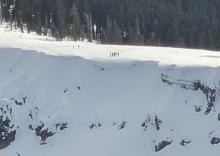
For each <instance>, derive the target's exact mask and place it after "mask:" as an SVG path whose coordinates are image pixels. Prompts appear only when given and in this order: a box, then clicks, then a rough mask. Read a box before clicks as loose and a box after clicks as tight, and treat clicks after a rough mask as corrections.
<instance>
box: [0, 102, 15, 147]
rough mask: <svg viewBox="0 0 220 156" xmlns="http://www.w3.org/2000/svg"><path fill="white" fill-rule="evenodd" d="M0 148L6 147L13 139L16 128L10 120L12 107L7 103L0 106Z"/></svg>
mask: <svg viewBox="0 0 220 156" xmlns="http://www.w3.org/2000/svg"><path fill="white" fill-rule="evenodd" d="M0 114H1V116H0V150H1V149H3V148H6V147H7V146H9V145H10V144H11V142H13V141H14V140H15V136H16V130H14V124H13V123H12V121H11V119H10V118H11V116H12V108H10V107H9V105H7V104H6V105H3V106H2V107H0Z"/></svg>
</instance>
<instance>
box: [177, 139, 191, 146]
mask: <svg viewBox="0 0 220 156" xmlns="http://www.w3.org/2000/svg"><path fill="white" fill-rule="evenodd" d="M191 142H192V140H184V139H183V140H181V142H180V145H182V146H186V145H187V144H190V143H191Z"/></svg>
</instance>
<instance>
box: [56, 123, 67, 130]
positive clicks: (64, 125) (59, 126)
mask: <svg viewBox="0 0 220 156" xmlns="http://www.w3.org/2000/svg"><path fill="white" fill-rule="evenodd" d="M67 125H68V123H67V122H60V123H56V124H55V127H56V130H61V131H62V130H64V129H66V128H67Z"/></svg>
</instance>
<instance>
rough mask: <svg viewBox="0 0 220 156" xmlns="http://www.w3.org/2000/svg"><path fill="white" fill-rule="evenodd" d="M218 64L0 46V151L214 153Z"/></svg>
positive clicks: (219, 127)
mask: <svg viewBox="0 0 220 156" xmlns="http://www.w3.org/2000/svg"><path fill="white" fill-rule="evenodd" d="M219 89H220V68H217V67H215V68H211V67H177V66H175V65H166V66H162V65H159V64H158V63H157V62H153V61H128V60H127V61H123V60H120V61H119V60H117V61H113V60H112V61H101V60H100V61H92V60H85V59H83V58H80V57H73V56H69V57H67V56H52V55H46V54H44V53H37V52H34V51H28V50H21V49H13V48H0V155H4V156H13V155H14V156H16V155H21V156H30V155H32V156H35V155H36V156H39V155H44V156H61V155H63V154H65V155H66V156H72V155H77V156H87V155H97V156H103V155H104V156H113V155H114V156H123V155H126V156H134V155H138V156H145V155H149V156H154V155H159V156H160V155H161V156H168V155H169V156H172V155H173V156H176V155H178V156H185V155H192V156H193V155H200V156H207V155H211V156H218V155H219V153H220V101H219V96H220V92H219V91H220V90H219Z"/></svg>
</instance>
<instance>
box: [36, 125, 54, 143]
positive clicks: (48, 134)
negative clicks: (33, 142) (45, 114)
mask: <svg viewBox="0 0 220 156" xmlns="http://www.w3.org/2000/svg"><path fill="white" fill-rule="evenodd" d="M43 128H44V124H43V123H42V122H41V125H40V126H37V127H36V128H35V134H36V136H39V137H40V138H41V144H42V145H44V144H46V140H47V138H49V137H51V136H53V135H54V134H55V133H54V132H51V131H49V130H48V128H46V129H43Z"/></svg>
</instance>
